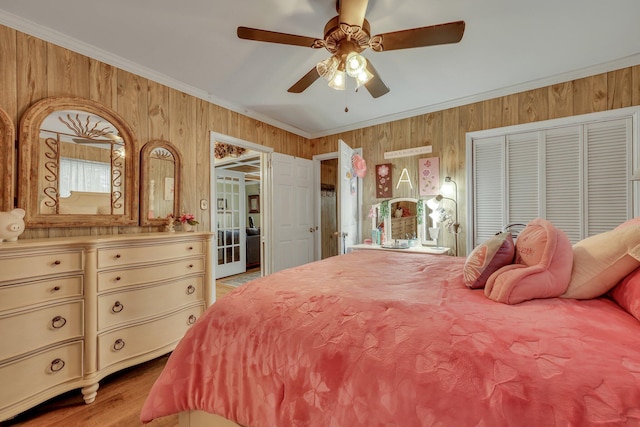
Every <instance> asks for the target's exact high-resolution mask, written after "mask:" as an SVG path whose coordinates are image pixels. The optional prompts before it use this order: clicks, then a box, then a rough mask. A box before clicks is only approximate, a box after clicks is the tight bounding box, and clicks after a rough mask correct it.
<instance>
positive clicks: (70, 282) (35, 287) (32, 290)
mask: <svg viewBox="0 0 640 427" xmlns="http://www.w3.org/2000/svg"><path fill="white" fill-rule="evenodd" d="M82 279H83V276H82V275H77V276H68V277H58V278H55V279H48V280H39V281H35V282H29V283H22V284H19V285H9V286H0V311H4V310H8V309H12V308H18V307H26V306H28V305H33V304H39V303H43V302H47V301H53V300H57V299H61V298H68V297H80V296H82V283H83V280H82Z"/></svg>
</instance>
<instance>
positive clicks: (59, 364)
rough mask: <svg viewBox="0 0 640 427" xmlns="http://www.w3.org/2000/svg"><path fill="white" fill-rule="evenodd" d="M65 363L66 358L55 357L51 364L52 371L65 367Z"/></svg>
mask: <svg viewBox="0 0 640 427" xmlns="http://www.w3.org/2000/svg"><path fill="white" fill-rule="evenodd" d="M64 365H65V363H64V360H62V359H53V360H52V361H51V366H50V369H51V372H58V371H61V370H62V368H64Z"/></svg>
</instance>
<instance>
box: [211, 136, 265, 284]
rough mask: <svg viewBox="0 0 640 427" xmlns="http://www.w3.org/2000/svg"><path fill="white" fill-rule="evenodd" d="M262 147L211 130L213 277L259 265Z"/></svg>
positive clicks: (262, 256)
mask: <svg viewBox="0 0 640 427" xmlns="http://www.w3.org/2000/svg"><path fill="white" fill-rule="evenodd" d="M269 152H270V149H269V148H268V147H263V146H260V145H258V144H254V143H251V142H249V141H244V140H240V139H236V138H233V137H229V136H226V135H221V134H217V133H214V132H212V133H211V153H212V160H213V162H212V169H211V200H212V206H211V225H212V232H214V233H215V235H216V239H215V241H216V246H215V248H214V251H213V253H214V259H213V263H214V265H215V277H216V279H220V278H223V277H229V276H234V275H238V274H244V273H246V272H247V271H250V272H255V271H256V270H258V271H259V272H260V275H263V274H267V273H266V272H265V269H264V259H265V251H264V247H265V245H264V244H263V243H264V242H263V237H264V234H265V232H264V227H263V225H264V224H265V216H266V209H265V206H264V205H265V203H264V201H265V199H268V198H265V197H262V196H263V192H264V191H263V190H265V186H264V182H263V181H264V174H263V168H264V166H263V165H264V164H265V163H266V161H267V160H266V156H267V155H268V153H269Z"/></svg>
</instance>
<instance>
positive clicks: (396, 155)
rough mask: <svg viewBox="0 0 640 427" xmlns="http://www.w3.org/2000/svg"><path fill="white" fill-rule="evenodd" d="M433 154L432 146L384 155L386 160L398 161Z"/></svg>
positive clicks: (388, 152) (389, 152)
mask: <svg viewBox="0 0 640 427" xmlns="http://www.w3.org/2000/svg"><path fill="white" fill-rule="evenodd" d="M432 152H433V147H432V146H431V145H425V146H424V147H413V148H407V149H406V150H397V151H387V152H385V153H384V158H385V159H397V158H399V157H409V156H417V155H419V154H430V153H432Z"/></svg>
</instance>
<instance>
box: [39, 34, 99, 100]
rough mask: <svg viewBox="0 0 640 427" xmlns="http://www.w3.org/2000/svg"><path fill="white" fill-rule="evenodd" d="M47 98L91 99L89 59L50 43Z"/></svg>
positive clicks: (48, 46) (48, 49)
mask: <svg viewBox="0 0 640 427" xmlns="http://www.w3.org/2000/svg"><path fill="white" fill-rule="evenodd" d="M47 96H49V97H51V96H75V97H79V98H87V99H88V98H90V90H89V58H88V57H86V56H84V55H80V54H79V53H75V52H72V51H70V50H69V49H65V48H63V47H60V46H56V45H54V44H51V43H49V44H48V45H47Z"/></svg>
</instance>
